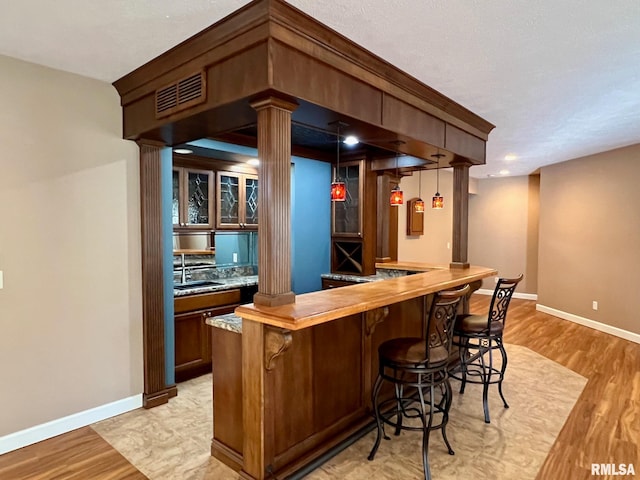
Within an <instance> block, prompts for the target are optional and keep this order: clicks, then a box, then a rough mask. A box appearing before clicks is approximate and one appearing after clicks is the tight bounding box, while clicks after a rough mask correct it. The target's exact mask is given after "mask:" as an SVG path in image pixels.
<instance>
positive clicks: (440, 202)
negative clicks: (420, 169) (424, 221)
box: [431, 151, 444, 210]
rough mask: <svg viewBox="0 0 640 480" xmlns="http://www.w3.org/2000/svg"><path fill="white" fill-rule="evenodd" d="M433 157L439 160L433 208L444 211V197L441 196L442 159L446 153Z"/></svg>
mask: <svg viewBox="0 0 640 480" xmlns="http://www.w3.org/2000/svg"><path fill="white" fill-rule="evenodd" d="M431 156H432V157H436V158H437V159H438V167H437V170H436V193H435V194H434V195H433V199H432V200H431V208H433V209H435V210H442V209H443V208H444V197H443V196H442V195H440V159H441V158H442V157H444V153H440V152H439V151H438V153H436V154H434V155H431Z"/></svg>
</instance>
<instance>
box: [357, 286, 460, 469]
mask: <svg viewBox="0 0 640 480" xmlns="http://www.w3.org/2000/svg"><path fill="white" fill-rule="evenodd" d="M468 291H469V286H468V285H465V286H464V287H462V288H459V289H457V290H451V291H443V292H438V293H437V294H435V296H434V298H433V301H432V303H431V307H430V308H429V314H428V315H426V316H425V322H426V325H425V332H426V333H425V338H395V339H392V340H388V341H386V342H384V343H382V344H381V345H380V347H379V348H378V356H379V370H378V377H377V379H376V382H375V384H374V387H373V391H372V394H371V400H372V402H373V410H374V414H375V417H376V423H377V426H378V436H377V438H376V442H375V444H374V445H373V448H372V450H371V453H370V454H369V457H368V458H369V460H373V458H374V456H375V454H376V452H377V451H378V447H379V446H380V440H381V438H382V437H384V438H385V440H389V437H388V436H387V435H386V434H385V432H384V424H385V423H386V424H388V425H391V426H392V427H394V428H395V434H396V435H400V431H401V430H418V431H422V462H423V464H424V477H425V479H427V480H429V479H431V470H430V468H429V433H430V432H431V430H436V429H440V430H442V438H443V439H444V443H445V445H446V446H447V449H448V450H449V454H450V455H453V454H454V451H453V449H452V448H451V445H450V444H449V440H448V439H447V432H446V427H447V422H448V420H449V408H450V407H451V400H452V398H451V397H452V391H451V385H450V383H449V378H448V373H447V368H448V364H449V358H450V352H451V342H452V339H453V331H454V323H455V321H456V316H457V310H458V304H459V303H460V300H461V299H462V298H463V297H464V295H466V293H467V292H468ZM426 307H427V299H426V297H425V299H424V310H423V311H424V312H426V311H427V308H426ZM384 381H387V382H391V383H392V384H393V386H394V389H395V395H393V397H392V398H389V399H386V400H382V401H379V399H378V397H379V395H380V390H381V388H382V384H383V382H384ZM405 418H407V419H411V418H418V419H420V421H421V425H420V426H412V425H406V424H403V419H405Z"/></svg>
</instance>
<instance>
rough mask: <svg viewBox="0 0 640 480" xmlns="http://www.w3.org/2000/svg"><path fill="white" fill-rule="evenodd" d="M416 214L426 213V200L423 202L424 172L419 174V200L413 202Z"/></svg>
mask: <svg viewBox="0 0 640 480" xmlns="http://www.w3.org/2000/svg"><path fill="white" fill-rule="evenodd" d="M413 211H414V212H415V213H424V200H422V170H420V171H419V172H418V199H417V200H416V201H415V202H413Z"/></svg>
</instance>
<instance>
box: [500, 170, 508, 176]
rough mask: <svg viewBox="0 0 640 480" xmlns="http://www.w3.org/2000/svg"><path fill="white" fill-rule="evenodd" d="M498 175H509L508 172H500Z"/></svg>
mask: <svg viewBox="0 0 640 480" xmlns="http://www.w3.org/2000/svg"><path fill="white" fill-rule="evenodd" d="M500 175H509V170H500Z"/></svg>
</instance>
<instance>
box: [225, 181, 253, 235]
mask: <svg viewBox="0 0 640 480" xmlns="http://www.w3.org/2000/svg"><path fill="white" fill-rule="evenodd" d="M217 187H218V215H217V222H216V227H217V228H229V229H241V228H249V229H251V228H258V177H257V176H256V175H249V174H243V173H234V172H218V185H217Z"/></svg>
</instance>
